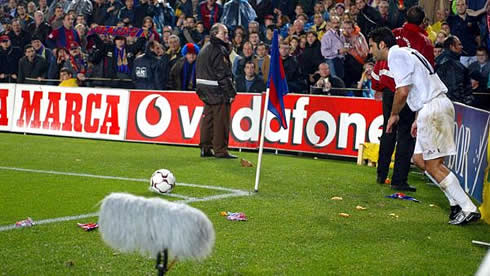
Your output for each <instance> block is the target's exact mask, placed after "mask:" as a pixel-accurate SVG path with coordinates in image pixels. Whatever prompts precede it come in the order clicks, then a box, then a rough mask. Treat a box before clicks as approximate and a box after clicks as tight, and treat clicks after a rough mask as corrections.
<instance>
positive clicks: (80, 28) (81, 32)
mask: <svg viewBox="0 0 490 276" xmlns="http://www.w3.org/2000/svg"><path fill="white" fill-rule="evenodd" d="M75 31H76V32H77V35H78V37H79V38H80V47H82V51H83V52H85V51H86V49H87V43H88V42H87V27H85V25H83V24H78V25H75Z"/></svg>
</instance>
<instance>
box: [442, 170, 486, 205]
mask: <svg viewBox="0 0 490 276" xmlns="http://www.w3.org/2000/svg"><path fill="white" fill-rule="evenodd" d="M440 186H441V189H442V190H443V191H445V192H444V193H448V194H449V197H448V199H449V198H450V197H452V198H453V199H454V201H455V202H456V204H458V205H459V206H460V207H461V209H462V210H463V211H465V212H476V211H477V209H476V206H475V204H473V202H472V201H471V199H470V198H469V197H468V195H467V194H466V193H465V192H464V190H463V188H461V185H459V180H458V178H457V177H456V175H454V174H453V173H452V172H449V174H448V175H447V176H446V178H444V179H443V180H442V181H441V183H440Z"/></svg>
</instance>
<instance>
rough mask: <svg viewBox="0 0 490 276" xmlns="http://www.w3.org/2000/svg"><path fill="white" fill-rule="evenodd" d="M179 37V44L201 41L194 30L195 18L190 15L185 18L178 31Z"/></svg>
mask: <svg viewBox="0 0 490 276" xmlns="http://www.w3.org/2000/svg"><path fill="white" fill-rule="evenodd" d="M179 38H180V43H181V45H184V44H187V43H193V44H197V43H199V42H201V39H202V38H201V36H200V34H199V33H198V32H197V30H196V19H195V18H194V17H193V16H192V15H190V16H187V17H186V18H185V21H184V28H183V29H182V31H181V32H180V34H179Z"/></svg>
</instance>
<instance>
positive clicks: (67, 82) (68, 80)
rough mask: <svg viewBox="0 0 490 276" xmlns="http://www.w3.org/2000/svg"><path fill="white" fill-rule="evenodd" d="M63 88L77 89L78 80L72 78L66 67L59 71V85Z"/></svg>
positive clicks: (71, 73)
mask: <svg viewBox="0 0 490 276" xmlns="http://www.w3.org/2000/svg"><path fill="white" fill-rule="evenodd" d="M58 86H63V87H78V80H77V79H76V78H74V77H73V72H72V71H71V70H70V69H69V68H66V67H63V68H61V70H60V84H59V85H58Z"/></svg>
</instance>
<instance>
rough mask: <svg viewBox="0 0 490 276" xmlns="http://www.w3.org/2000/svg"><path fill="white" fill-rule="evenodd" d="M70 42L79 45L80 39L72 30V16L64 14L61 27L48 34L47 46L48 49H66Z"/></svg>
mask: <svg viewBox="0 0 490 276" xmlns="http://www.w3.org/2000/svg"><path fill="white" fill-rule="evenodd" d="M72 42H76V43H78V44H80V37H79V36H78V33H77V32H76V31H75V29H74V28H73V16H72V15H70V14H66V15H65V16H64V17H63V26H61V27H59V28H58V29H56V30H53V31H52V32H51V34H49V36H48V41H47V44H48V46H49V48H62V47H63V48H67V47H68V45H71V43H72Z"/></svg>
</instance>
